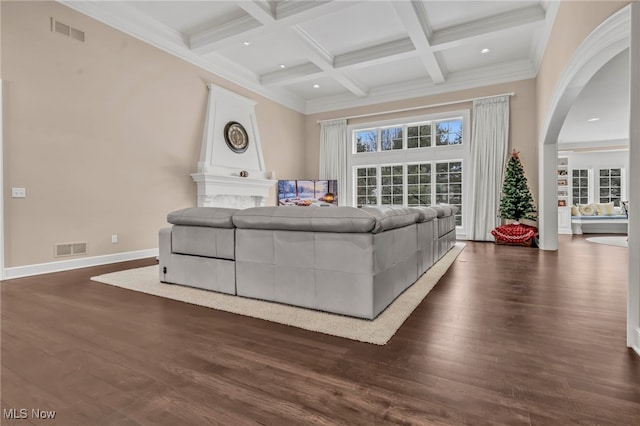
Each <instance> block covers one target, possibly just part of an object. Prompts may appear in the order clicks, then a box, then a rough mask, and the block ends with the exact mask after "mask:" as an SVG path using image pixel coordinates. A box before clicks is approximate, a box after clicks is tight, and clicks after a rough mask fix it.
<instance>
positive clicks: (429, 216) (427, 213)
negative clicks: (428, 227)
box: [412, 206, 438, 223]
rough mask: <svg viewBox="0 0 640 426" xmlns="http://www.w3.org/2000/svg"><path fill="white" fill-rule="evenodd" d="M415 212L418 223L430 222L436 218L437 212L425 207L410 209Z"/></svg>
mask: <svg viewBox="0 0 640 426" xmlns="http://www.w3.org/2000/svg"><path fill="white" fill-rule="evenodd" d="M412 209H414V210H415V211H417V212H418V214H419V216H418V221H417V222H418V223H424V222H431V221H432V220H433V219H435V218H436V217H438V212H437V210H436V209H434V208H431V207H426V206H416V207H412Z"/></svg>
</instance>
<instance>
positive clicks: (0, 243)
mask: <svg viewBox="0 0 640 426" xmlns="http://www.w3.org/2000/svg"><path fill="white" fill-rule="evenodd" d="M3 100H4V97H3V96H2V79H1V78H0V281H1V280H4V168H3V164H4V140H3V138H2V135H3V134H4V128H3V126H2V116H3V111H2V104H3V102H4V101H3Z"/></svg>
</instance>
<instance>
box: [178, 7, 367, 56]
mask: <svg viewBox="0 0 640 426" xmlns="http://www.w3.org/2000/svg"><path fill="white" fill-rule="evenodd" d="M245 3H246V4H245ZM358 3H359V2H357V1H336V0H334V1H293V0H288V1H285V2H282V3H277V6H273V3H271V2H268V1H260V0H255V1H251V2H244V1H240V2H237V5H238V6H239V7H242V8H243V10H245V12H247V15H245V16H243V17H242V18H238V19H234V20H231V21H229V22H226V23H224V24H221V25H218V26H215V27H211V28H208V29H206V30H203V31H201V32H198V33H196V34H193V35H191V37H190V38H189V46H190V47H191V50H193V51H195V52H196V53H199V54H207V53H212V52H215V51H217V50H219V49H221V48H223V47H225V46H229V45H231V44H237V43H242V42H243V41H247V40H250V39H253V38H255V37H259V36H260V35H262V34H270V33H272V32H275V31H282V30H285V29H287V28H289V27H291V26H293V25H297V24H301V23H304V22H307V21H309V20H312V19H315V18H318V17H320V16H324V15H327V14H329V13H333V12H337V11H340V10H343V9H345V8H347V7H352V6H354V5H356V4H358ZM274 9H275V13H274Z"/></svg>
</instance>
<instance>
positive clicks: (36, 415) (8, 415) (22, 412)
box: [2, 408, 56, 420]
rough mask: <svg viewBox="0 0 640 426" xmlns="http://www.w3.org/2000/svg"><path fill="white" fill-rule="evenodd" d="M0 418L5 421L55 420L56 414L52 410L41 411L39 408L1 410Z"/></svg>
mask: <svg viewBox="0 0 640 426" xmlns="http://www.w3.org/2000/svg"><path fill="white" fill-rule="evenodd" d="M2 417H4V418H5V419H17V420H20V419H42V420H47V419H55V418H56V412H55V411H52V410H41V409H39V408H32V409H31V410H29V409H27V408H3V409H2Z"/></svg>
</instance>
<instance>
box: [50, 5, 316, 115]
mask: <svg viewBox="0 0 640 426" xmlns="http://www.w3.org/2000/svg"><path fill="white" fill-rule="evenodd" d="M57 1H58V2H59V3H61V4H63V5H65V6H67V7H69V8H71V9H73V10H75V11H77V12H80V13H82V14H84V15H87V16H89V17H91V18H93V19H96V20H98V21H100V22H102V23H104V24H106V25H109V26H110V27H113V28H115V29H117V30H119V31H122V32H123V33H125V34H128V35H130V36H132V37H135V38H137V39H139V40H142V41H143V42H145V43H148V44H150V45H151V46H154V47H157V48H158V49H160V50H163V51H165V52H167V53H169V54H171V55H174V56H177V57H179V58H182V59H184V60H185V61H187V62H190V63H192V64H193V65H195V66H197V67H200V68H202V69H204V70H206V71H209V72H211V73H214V74H216V75H218V76H221V77H222V78H224V79H226V80H228V81H229V82H231V83H235V84H238V85H240V86H242V87H245V88H247V89H248V90H251V91H253V92H254V93H256V94H259V95H262V96H264V97H266V98H268V99H271V100H272V101H275V102H278V103H280V104H282V105H284V106H286V107H289V108H291V109H293V110H295V111H298V112H304V100H303V99H302V98H300V97H299V96H296V95H293V94H291V93H290V92H287V91H284V90H278V89H277V88H272V87H265V86H263V85H262V84H260V79H259V76H257V75H256V74H254V73H252V72H250V71H248V70H247V69H245V68H243V67H240V66H239V65H237V64H236V63H234V62H232V61H230V60H229V59H227V58H225V57H224V56H222V55H219V54H216V53H212V54H209V55H207V57H203V56H200V55H199V54H197V53H194V52H193V51H191V50H190V49H189V47H188V46H187V44H186V42H185V40H184V36H183V35H182V34H181V33H179V32H177V31H175V30H173V29H171V28H169V27H168V26H166V25H164V24H161V23H159V22H158V21H155V20H153V19H151V18H149V17H148V16H146V15H145V14H144V13H142V12H140V11H139V10H137V9H136V8H134V7H132V6H129V5H127V4H125V3H124V2H113V1H103V2H94V1H69V0H57Z"/></svg>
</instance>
